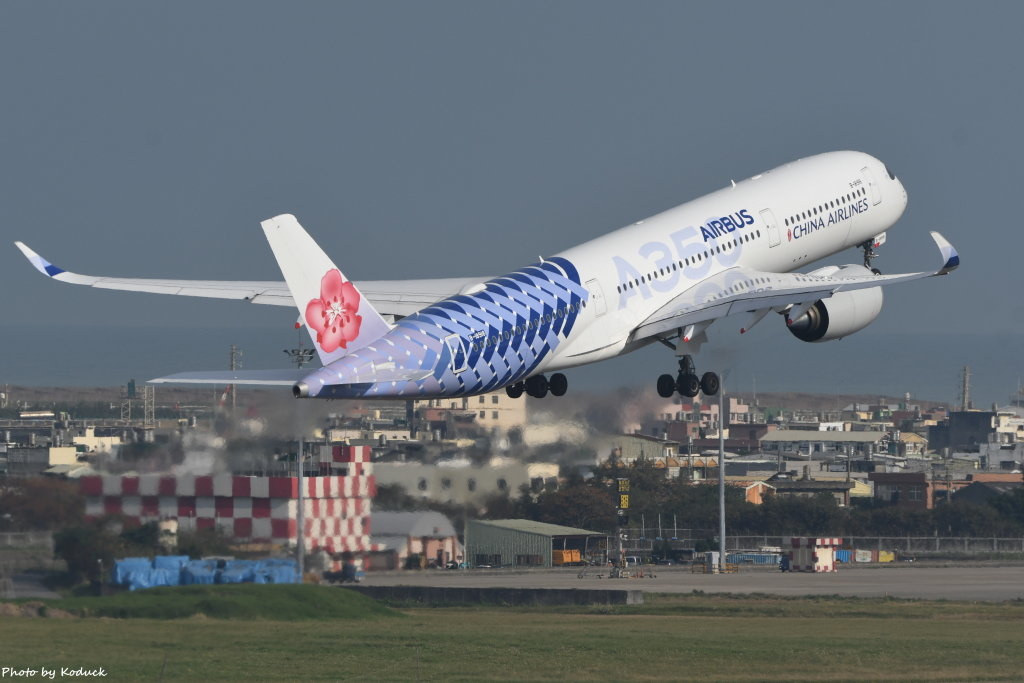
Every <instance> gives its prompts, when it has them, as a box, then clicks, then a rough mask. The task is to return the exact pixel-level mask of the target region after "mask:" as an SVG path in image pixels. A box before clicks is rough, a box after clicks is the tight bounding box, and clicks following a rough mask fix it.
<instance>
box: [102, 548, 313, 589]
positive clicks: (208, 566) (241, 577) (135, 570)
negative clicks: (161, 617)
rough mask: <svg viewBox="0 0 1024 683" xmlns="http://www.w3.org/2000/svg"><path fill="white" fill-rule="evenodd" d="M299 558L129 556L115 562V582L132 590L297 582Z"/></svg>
mask: <svg viewBox="0 0 1024 683" xmlns="http://www.w3.org/2000/svg"><path fill="white" fill-rule="evenodd" d="M298 580H299V569H298V565H297V564H296V562H295V560H288V559H283V558H268V559H265V560H228V561H226V562H225V561H223V560H189V558H188V557H187V556H185V555H169V556H157V557H156V558H154V559H152V560H150V559H149V558H148V557H129V558H125V559H123V560H117V561H116V562H115V563H114V572H113V582H114V583H116V584H119V585H122V586H128V588H129V590H138V589H139V588H152V587H154V586H187V585H192V584H214V583H297V582H298Z"/></svg>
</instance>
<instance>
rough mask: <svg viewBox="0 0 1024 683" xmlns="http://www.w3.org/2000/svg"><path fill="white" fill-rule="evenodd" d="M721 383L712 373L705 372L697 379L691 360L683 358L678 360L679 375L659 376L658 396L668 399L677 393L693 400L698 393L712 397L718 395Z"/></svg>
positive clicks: (687, 357)
mask: <svg viewBox="0 0 1024 683" xmlns="http://www.w3.org/2000/svg"><path fill="white" fill-rule="evenodd" d="M720 385H721V383H720V382H719V381H718V375H716V374H715V373H713V372H705V373H704V374H703V375H702V376H701V377H700V378H699V379H698V378H697V371H696V370H695V369H694V367H693V358H692V357H691V356H683V357H682V358H680V359H679V374H678V375H676V376H675V377H673V376H672V375H661V376H660V377H658V396H661V397H662V398H669V397H671V396H672V394H674V393H676V392H677V391H678V392H679V394H680V395H681V396H685V397H686V398H693V397H694V396H696V395H697V394H699V393H700V392H704V395H705V396H714V395H715V394H717V393H718V388H719V386H720Z"/></svg>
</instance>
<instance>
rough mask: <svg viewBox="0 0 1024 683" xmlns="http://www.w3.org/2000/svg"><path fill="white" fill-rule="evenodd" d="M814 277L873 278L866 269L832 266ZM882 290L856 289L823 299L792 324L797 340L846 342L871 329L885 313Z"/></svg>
mask: <svg viewBox="0 0 1024 683" xmlns="http://www.w3.org/2000/svg"><path fill="white" fill-rule="evenodd" d="M813 274H814V275H838V276H839V277H842V276H843V275H844V274H845V275H847V276H850V275H870V274H871V270H870V269H868V268H865V267H864V266H857V265H850V266H843V267H841V268H837V267H835V266H829V267H826V268H822V269H821V270H817V271H814V273H813ZM882 300H883V295H882V288H881V287H870V288H868V289H855V290H853V291H849V292H839V293H838V294H833V295H832V296H830V297H828V298H827V299H819V300H818V301H816V302H815V304H814V305H813V306H811V308H810V310H808V311H807V313H805V314H803V315H802V316H800V317H799V318H797V319H796V320H794V321H793V322H792V323H790V324H789V331H790V332H792V333H793V336H794V337H796V338H797V339H800V340H802V341H805V342H823V341H831V340H833V339H842V338H843V337H845V336H847V335H849V334H853V333H854V332H857V331H859V330H862V329H864V328H865V327H867V326H868V325H869V324H870V323H871V321H873V320H874V319H875V318H877V317H878V314H879V313H881V311H882Z"/></svg>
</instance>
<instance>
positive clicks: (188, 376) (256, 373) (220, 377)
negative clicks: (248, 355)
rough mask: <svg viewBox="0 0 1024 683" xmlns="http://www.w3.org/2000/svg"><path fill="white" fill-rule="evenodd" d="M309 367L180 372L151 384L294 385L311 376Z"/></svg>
mask: <svg viewBox="0 0 1024 683" xmlns="http://www.w3.org/2000/svg"><path fill="white" fill-rule="evenodd" d="M309 373H310V370H309V369H305V370H302V369H299V368H286V369H284V370H214V371H210V372H179V373H177V374H174V375H167V376H166V377H157V378H156V379H151V380H149V383H150V384H252V385H258V386H259V385H262V386H289V387H290V386H292V385H293V384H295V383H296V382H298V381H299V380H300V379H302V378H303V377H307V376H309Z"/></svg>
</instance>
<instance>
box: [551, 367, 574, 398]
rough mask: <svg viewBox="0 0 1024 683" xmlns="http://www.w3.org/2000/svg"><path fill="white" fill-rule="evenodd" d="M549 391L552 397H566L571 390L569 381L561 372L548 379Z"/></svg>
mask: <svg viewBox="0 0 1024 683" xmlns="http://www.w3.org/2000/svg"><path fill="white" fill-rule="evenodd" d="M548 389H549V390H550V391H551V395H552V396H564V395H565V392H566V391H567V390H568V389H569V380H568V379H566V378H565V375H563V374H562V373H560V372H556V373H555V374H553V375H551V378H550V379H548Z"/></svg>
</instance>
